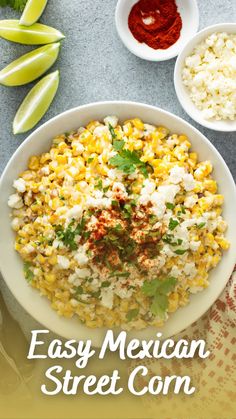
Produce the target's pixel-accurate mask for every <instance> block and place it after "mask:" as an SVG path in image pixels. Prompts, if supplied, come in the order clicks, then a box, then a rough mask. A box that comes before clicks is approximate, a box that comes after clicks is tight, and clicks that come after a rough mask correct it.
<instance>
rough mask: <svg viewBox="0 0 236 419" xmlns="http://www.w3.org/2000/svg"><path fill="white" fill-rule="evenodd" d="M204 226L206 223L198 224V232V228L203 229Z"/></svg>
mask: <svg viewBox="0 0 236 419" xmlns="http://www.w3.org/2000/svg"><path fill="white" fill-rule="evenodd" d="M205 225H206V223H204V222H203V223H200V224H197V228H198V229H199V230H200V228H203V227H204V226H205Z"/></svg>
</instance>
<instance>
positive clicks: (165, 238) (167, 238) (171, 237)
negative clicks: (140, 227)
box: [162, 234, 183, 246]
mask: <svg viewBox="0 0 236 419" xmlns="http://www.w3.org/2000/svg"><path fill="white" fill-rule="evenodd" d="M162 240H163V242H164V243H168V244H170V245H171V246H180V245H181V244H182V243H183V240H182V239H177V240H176V241H175V240H174V235H173V234H165V236H163V237H162Z"/></svg>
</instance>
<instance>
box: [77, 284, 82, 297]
mask: <svg viewBox="0 0 236 419" xmlns="http://www.w3.org/2000/svg"><path fill="white" fill-rule="evenodd" d="M83 293H84V290H83V288H82V287H81V285H79V286H78V287H77V288H76V295H81V294H83Z"/></svg>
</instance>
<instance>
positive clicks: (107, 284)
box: [101, 281, 111, 288]
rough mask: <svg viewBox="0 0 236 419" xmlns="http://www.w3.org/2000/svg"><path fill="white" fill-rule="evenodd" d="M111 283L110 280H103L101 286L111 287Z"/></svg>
mask: <svg viewBox="0 0 236 419" xmlns="http://www.w3.org/2000/svg"><path fill="white" fill-rule="evenodd" d="M110 285H111V283H110V282H109V281H103V282H102V285H101V288H107V287H109V286H110Z"/></svg>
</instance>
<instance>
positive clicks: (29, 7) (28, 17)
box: [20, 0, 48, 26]
mask: <svg viewBox="0 0 236 419" xmlns="http://www.w3.org/2000/svg"><path fill="white" fill-rule="evenodd" d="M47 2H48V0H28V1H27V3H26V6H25V8H24V11H23V13H22V16H21V18H20V24H21V25H25V26H31V25H33V24H34V23H35V22H37V21H38V20H39V18H40V16H41V15H42V13H43V11H44V9H45V7H46V4H47Z"/></svg>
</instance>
